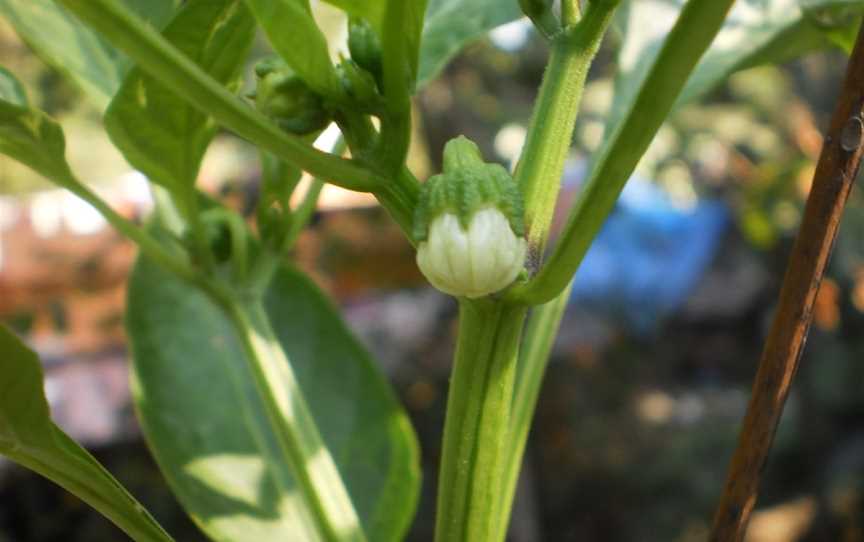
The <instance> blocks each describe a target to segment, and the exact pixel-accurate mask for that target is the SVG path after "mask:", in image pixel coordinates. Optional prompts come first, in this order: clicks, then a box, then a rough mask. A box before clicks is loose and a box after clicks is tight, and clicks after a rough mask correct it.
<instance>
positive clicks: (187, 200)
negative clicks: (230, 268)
mask: <svg viewBox="0 0 864 542" xmlns="http://www.w3.org/2000/svg"><path fill="white" fill-rule="evenodd" d="M169 195H170V193H169ZM177 199H178V201H177V203H178V207H179V208H180V212H181V213H182V214H183V220H184V222H185V223H186V226H187V227H188V228H189V233H190V234H191V235H192V240H193V243H194V246H195V253H196V256H197V257H198V259H199V261H200V262H201V266H202V267H203V268H204V269H207V270H210V269H212V268H213V265H214V263H215V262H214V259H213V252H212V251H211V250H210V244H209V242H208V240H207V231H206V229H205V228H204V224H203V223H202V222H201V214H200V208H199V205H198V194H197V192H196V190H195V188H194V186H192V187H191V190H184V191H182V193H181V195H180V196H179V197H178V198H177Z"/></svg>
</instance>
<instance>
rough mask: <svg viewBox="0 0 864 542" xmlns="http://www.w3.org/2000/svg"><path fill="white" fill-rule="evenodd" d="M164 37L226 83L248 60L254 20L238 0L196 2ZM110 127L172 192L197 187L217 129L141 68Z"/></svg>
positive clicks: (108, 118) (135, 160) (139, 165)
mask: <svg viewBox="0 0 864 542" xmlns="http://www.w3.org/2000/svg"><path fill="white" fill-rule="evenodd" d="M164 35H165V37H166V39H168V41H170V42H171V43H173V44H174V45H176V46H177V48H178V49H180V50H181V51H183V53H185V54H186V55H187V56H188V57H189V58H191V59H193V60H194V61H195V62H197V63H198V65H199V66H201V67H202V68H203V69H204V70H205V71H206V72H208V73H209V74H210V75H212V76H213V78H214V79H216V80H217V81H219V82H220V83H222V84H226V85H227V84H231V83H232V82H233V81H234V80H236V78H237V76H238V72H239V70H240V68H241V66H242V65H243V62H244V60H245V59H246V55H247V53H248V51H249V47H250V45H251V44H252V39H253V38H254V35H255V21H254V19H253V18H252V15H251V14H250V13H249V11H248V9H247V8H246V6H245V5H244V4H243V3H242V1H240V0H196V1H195V2H190V3H187V4H185V5H184V6H183V8H182V9H181V10H180V11H179V12H178V13H177V15H176V16H175V18H174V19H173V21H172V22H171V23H170V24H169V25H168V27H167V28H166V29H165V32H164ZM105 127H106V129H107V130H108V134H109V135H110V136H111V140H112V141H113V142H114V144H115V145H116V146H117V147H118V148H119V149H120V150H121V151H122V152H123V154H124V156H126V159H127V160H128V161H129V163H130V164H132V165H133V166H134V167H135V168H136V169H138V170H140V171H141V172H142V173H144V174H145V175H146V176H147V177H149V178H150V179H151V180H152V181H154V182H157V183H159V184H161V185H162V186H164V187H165V188H167V189H169V190H170V191H172V192H176V191H184V192H188V191H190V190H191V188H192V186H194V183H195V179H196V177H197V174H198V168H199V165H200V163H201V159H202V157H203V156H204V152H205V151H206V149H207V146H208V145H209V144H210V141H211V140H212V139H213V136H214V135H215V133H216V129H217V126H216V124H215V123H214V122H213V121H212V120H211V119H210V118H208V117H207V116H206V115H204V114H203V113H200V112H199V111H198V110H197V109H195V108H193V107H192V106H191V105H190V104H189V103H188V102H187V101H186V100H185V99H183V97H181V96H178V95H177V94H175V93H174V92H173V91H171V90H169V89H168V88H166V87H165V86H164V85H163V84H161V83H159V82H158V81H157V80H156V79H155V78H153V77H151V76H149V75H147V74H145V73H144V72H142V71H141V70H140V69H137V68H136V69H133V70H132V71H131V72H130V73H129V75H128V76H127V77H126V80H125V81H124V82H123V86H122V87H121V88H120V90H119V92H118V93H117V95H116V97H115V98H114V100H113V101H112V102H111V105H110V106H109V107H108V111H107V112H106V114H105Z"/></svg>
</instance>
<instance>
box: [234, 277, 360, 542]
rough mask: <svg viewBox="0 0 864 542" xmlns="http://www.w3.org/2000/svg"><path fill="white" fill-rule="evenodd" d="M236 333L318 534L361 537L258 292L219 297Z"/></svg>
mask: <svg viewBox="0 0 864 542" xmlns="http://www.w3.org/2000/svg"><path fill="white" fill-rule="evenodd" d="M220 304H221V305H222V306H223V307H224V308H225V309H226V312H227V314H228V316H229V317H230V319H231V321H232V323H233V324H234V327H235V329H236V331H237V333H238V335H239V337H240V340H241V343H242V346H243V351H244V353H245V354H246V358H247V360H248V362H249V368H250V370H251V372H252V375H253V377H254V379H255V384H256V387H257V389H258V394H259V396H260V397H261V398H262V400H263V402H264V407H265V410H266V411H267V417H268V420H269V422H270V424H271V426H272V428H273V431H274V433H275V434H276V435H277V438H278V441H279V446H280V448H281V449H282V451H283V452H284V454H285V459H286V460H287V462H288V464H289V466H290V468H291V471H292V474H293V475H294V479H295V480H296V482H297V485H298V486H299V489H300V494H301V495H302V496H303V498H304V499H306V502H307V504H308V506H309V509H310V510H311V511H312V513H313V516H314V518H315V521H316V525H317V527H318V530H319V534H320V535H321V538H322V539H323V540H327V541H364V540H365V539H366V538H365V535H364V533H363V530H362V527H361V525H360V520H359V518H358V515H357V512H356V511H355V509H354V505H353V503H352V502H351V498H350V496H349V494H348V490H347V489H346V487H345V483H344V481H343V480H342V477H341V476H340V474H339V471H338V469H337V468H336V463H335V462H334V460H333V458H332V456H331V455H330V453H329V451H328V450H327V448H326V446H325V445H324V441H323V440H322V438H321V435H320V433H319V432H318V427H317V425H316V424H315V420H314V419H313V418H312V413H311V411H310V409H309V405H308V403H307V402H306V399H305V398H304V396H303V392H302V390H301V389H300V386H299V384H298V383H297V378H296V376H295V375H294V372H293V371H292V369H291V365H290V364H289V362H288V359H287V357H286V356H285V352H284V351H283V350H282V347H281V345H280V344H279V341H278V339H277V338H276V334H275V332H274V331H273V329H272V327H271V326H270V320H269V318H268V316H267V313H266V312H265V310H264V306H263V303H262V297H261V294H260V292H257V293H254V294H251V295H249V296H248V298H245V299H233V298H232V299H223V300H221V303H220Z"/></svg>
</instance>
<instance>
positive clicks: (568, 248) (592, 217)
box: [508, 0, 734, 304]
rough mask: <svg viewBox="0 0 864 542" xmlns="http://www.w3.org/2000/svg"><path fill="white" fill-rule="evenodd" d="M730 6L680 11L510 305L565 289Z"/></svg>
mask: <svg viewBox="0 0 864 542" xmlns="http://www.w3.org/2000/svg"><path fill="white" fill-rule="evenodd" d="M733 2H734V0H712V1H710V2H697V1H691V2H688V3H687V4H686V5H685V6H684V9H683V10H682V11H681V14H680V15H679V17H678V20H677V21H676V23H675V26H674V27H673V28H672V31H671V32H670V33H669V36H668V37H667V38H666V41H665V42H664V44H663V48H662V49H661V51H660V53H659V54H658V55H657V59H656V60H655V61H654V64H653V66H652V67H651V71H650V72H649V74H648V76H647V78H646V79H645V82H644V83H643V84H642V86H641V88H640V90H639V94H638V95H637V97H636V100H635V101H634V102H633V103H632V105H631V106H630V109H629V110H628V113H627V114H626V116H625V117H624V119H623V120H622V121H621V122H620V123H619V124H618V126H617V128H616V130H615V131H614V132H613V134H612V136H611V137H610V138H609V140H608V141H607V143H606V144H605V145H604V148H603V150H602V151H601V152H600V155H599V156H600V157H599V159H598V160H597V161H596V162H595V164H596V165H595V167H594V169H593V170H592V172H591V177H590V178H589V180H588V182H587V184H586V186H585V188H584V189H583V190H582V193H581V194H580V195H579V200H578V201H577V203H576V204H575V205H574V206H573V209H572V210H571V211H570V216H569V218H568V221H567V225H566V226H565V228H564V232H563V233H562V235H561V238H560V239H559V241H558V246H556V247H555V250H554V252H553V253H552V254H551V256H550V257H549V259H548V261H547V262H546V264H545V265H544V266H543V268H542V269H541V270H540V273H539V274H537V276H535V277H534V278H533V279H532V280H531V281H529V282H528V283H527V284H525V285H521V286H517V287H515V288H513V289H512V290H511V291H510V292H509V293H508V297H509V299H512V300H519V301H522V302H525V303H530V304H540V303H546V302H548V301H550V300H551V299H554V298H555V297H556V296H557V295H558V294H559V293H560V292H561V291H562V290H563V289H564V288H565V287H566V286H567V284H568V283H569V282H570V279H571V278H573V274H574V273H575V272H576V270H577V269H578V267H579V264H580V263H581V261H582V258H583V257H584V256H585V252H586V251H587V250H588V247H589V246H591V242H592V241H593V240H594V237H595V236H596V235H597V233H598V232H599V231H600V228H601V227H602V226H603V222H604V221H605V220H606V217H607V216H609V213H610V212H611V211H612V208H613V207H614V206H615V202H616V201H617V199H618V196H619V195H620V193H621V190H623V189H624V185H625V184H626V183H627V180H628V179H629V178H630V175H631V174H632V173H633V170H634V169H635V168H636V165H637V164H638V163H639V159H640V158H641V157H642V155H643V154H644V153H645V150H646V149H647V148H648V145H649V144H650V143H651V140H652V139H653V138H654V134H656V133H657V130H658V129H659V128H660V126H661V125H662V124H663V121H664V120H665V119H666V117H667V116H668V115H669V112H670V111H671V110H672V107H673V105H674V104H675V100H676V99H677V97H678V95H679V94H680V93H681V90H682V89H683V88H684V84H685V83H686V82H687V79H688V77H689V76H690V74H691V72H692V71H693V69H694V68H695V67H696V63H697V62H698V61H699V59H700V58H701V57H702V54H703V53H704V52H705V50H706V49H708V46H709V45H711V42H712V41H713V40H714V36H716V35H717V32H719V31H720V28H721V27H722V26H723V21H724V20H725V19H726V14H727V13H728V11H729V9H730V8H731V7H732V4H733ZM592 5H593V4H592ZM589 13H590V9H589ZM586 17H587V15H586ZM580 24H581V23H580ZM694 29H698V31H694Z"/></svg>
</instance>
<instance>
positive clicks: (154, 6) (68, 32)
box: [0, 0, 177, 107]
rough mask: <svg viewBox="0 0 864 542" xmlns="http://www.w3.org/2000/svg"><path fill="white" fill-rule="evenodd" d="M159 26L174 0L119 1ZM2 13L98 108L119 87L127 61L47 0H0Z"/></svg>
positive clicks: (0, 11)
mask: <svg viewBox="0 0 864 542" xmlns="http://www.w3.org/2000/svg"><path fill="white" fill-rule="evenodd" d="M123 3H124V4H125V5H126V6H127V7H128V8H130V9H132V10H133V11H135V12H136V13H137V14H138V15H140V16H141V17H143V18H144V19H145V20H147V21H148V22H150V23H151V24H153V25H154V26H156V27H157V28H161V26H162V25H163V24H164V23H165V22H166V21H167V20H168V18H169V17H170V16H171V14H172V13H173V11H174V9H175V7H176V6H177V0H123ZM0 16H3V17H5V18H6V19H7V20H8V21H9V22H10V23H11V24H12V26H14V27H15V30H16V32H18V35H20V36H21V38H22V39H23V40H24V41H26V42H27V43H28V44H29V45H30V47H32V48H33V49H34V50H35V51H36V52H37V53H38V54H39V55H40V56H42V58H43V59H44V60H45V61H46V62H47V63H48V64H50V65H51V66H53V67H54V68H56V69H58V70H60V71H61V72H63V73H65V74H67V75H68V76H69V77H71V78H72V80H74V81H75V83H77V84H78V85H79V86H80V87H81V88H82V89H83V90H84V91H85V92H86V93H87V94H88V95H89V96H90V97H91V98H92V99H93V101H94V102H95V103H96V105H98V106H99V107H104V106H106V105H107V104H108V102H109V101H110V99H111V97H112V96H113V95H114V93H115V92H116V91H117V89H118V88H119V87H120V83H121V82H122V81H123V76H124V75H125V73H126V71H127V70H128V69H129V67H130V64H131V63H130V62H129V60H128V59H127V58H126V57H125V56H124V55H122V54H121V53H120V52H118V51H117V50H116V49H114V48H113V47H111V46H110V45H109V44H108V43H107V42H106V41H105V40H103V39H102V38H101V37H99V36H97V35H96V34H95V33H94V32H92V31H91V30H90V29H88V28H87V27H85V26H84V25H83V24H81V22H79V21H78V20H77V19H76V18H75V17H74V16H73V15H71V14H70V13H69V12H68V11H66V9H64V8H63V7H61V6H59V5H57V4H55V3H54V2H53V1H52V0H0Z"/></svg>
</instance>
